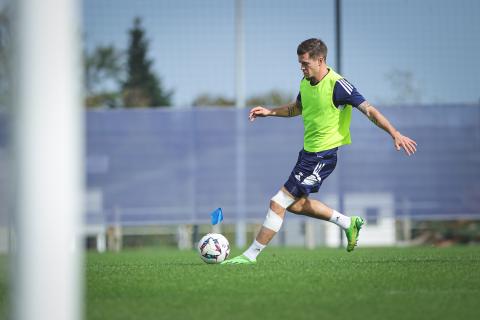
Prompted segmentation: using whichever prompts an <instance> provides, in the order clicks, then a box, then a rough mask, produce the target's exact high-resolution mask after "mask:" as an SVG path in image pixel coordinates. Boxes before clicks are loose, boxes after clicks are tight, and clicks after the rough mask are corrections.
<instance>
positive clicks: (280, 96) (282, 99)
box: [247, 89, 293, 107]
mask: <svg viewBox="0 0 480 320" xmlns="http://www.w3.org/2000/svg"><path fill="white" fill-rule="evenodd" d="M292 101H293V99H292V96H291V95H290V94H288V93H285V92H282V91H280V90H275V89H274V90H270V91H269V92H267V93H264V94H260V95H256V96H253V97H250V98H248V99H247V106H270V107H272V106H281V105H284V104H287V103H290V102H292Z"/></svg>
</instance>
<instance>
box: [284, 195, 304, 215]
mask: <svg viewBox="0 0 480 320" xmlns="http://www.w3.org/2000/svg"><path fill="white" fill-rule="evenodd" d="M304 204H305V199H303V198H301V199H299V200H297V201H295V202H294V203H292V205H291V206H290V207H288V208H287V210H288V211H290V212H291V213H295V214H301V213H302V212H303V209H304V208H303V206H304Z"/></svg>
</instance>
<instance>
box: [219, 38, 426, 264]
mask: <svg viewBox="0 0 480 320" xmlns="http://www.w3.org/2000/svg"><path fill="white" fill-rule="evenodd" d="M297 55H298V62H299V63H300V68H301V70H302V72H303V79H302V81H301V82H300V93H299V94H298V96H297V99H296V101H295V102H292V103H290V104H287V105H285V106H281V107H278V108H274V109H267V108H264V107H261V106H258V107H255V108H252V109H251V110H250V114H249V119H250V121H254V120H255V119H256V118H259V117H295V116H298V115H302V117H303V124H304V142H303V149H302V150H301V151H300V153H299V155H298V160H297V163H296V165H295V167H294V168H293V170H292V172H291V174H290V177H289V178H288V180H287V182H285V184H284V185H283V187H282V188H281V189H280V190H279V191H278V193H277V194H276V195H275V196H274V197H273V198H272V199H271V201H270V208H269V210H268V212H267V216H266V218H265V222H264V223H263V226H262V228H261V229H260V231H259V233H258V235H257V237H256V239H255V240H254V242H253V243H252V245H251V246H250V247H249V248H248V249H247V250H246V251H245V252H244V253H243V254H242V255H239V256H237V257H235V258H233V259H230V260H227V261H224V262H223V264H254V263H256V261H257V256H258V254H259V253H260V252H261V251H262V250H263V249H264V248H265V247H266V246H267V244H268V243H269V242H270V241H271V240H272V238H273V237H274V236H275V234H276V233H277V232H278V231H279V230H280V227H281V226H282V223H283V218H284V216H285V211H286V210H288V211H290V212H292V213H294V214H300V215H305V216H309V217H312V218H317V219H322V220H326V221H330V222H332V223H334V224H336V225H337V226H339V227H340V228H342V229H343V230H344V231H345V235H346V237H347V240H348V243H347V251H348V252H350V251H352V250H353V249H354V248H355V246H356V245H357V240H358V236H359V232H360V229H361V228H362V225H363V224H364V220H363V219H362V218H361V217H357V216H351V217H349V216H347V215H345V214H344V213H341V212H338V211H335V210H333V209H331V208H329V207H328V206H326V205H325V204H323V203H322V202H320V201H317V200H314V199H310V198H309V197H308V196H309V194H310V193H314V192H318V190H319V188H320V186H321V184H322V182H323V180H325V179H326V178H327V177H328V176H329V175H330V174H331V173H332V171H333V170H334V169H335V165H336V163H337V150H338V147H340V146H342V145H346V144H350V142H351V140H350V130H349V127H350V118H351V112H352V107H355V108H357V109H358V110H360V111H361V112H362V113H363V114H364V115H365V116H366V117H367V118H368V119H370V121H372V122H373V123H374V124H375V125H377V126H378V127H380V128H381V129H383V130H385V131H386V132H387V133H388V134H390V135H391V136H392V139H393V143H394V146H395V148H396V149H397V150H400V149H404V151H405V152H406V154H408V155H409V156H410V155H412V154H414V153H415V151H416V146H417V144H416V142H415V141H413V140H412V139H410V138H408V137H406V136H404V135H402V134H401V133H400V132H398V131H397V130H396V129H395V128H394V127H393V125H392V124H391V123H390V122H389V121H388V120H387V118H385V116H383V115H382V114H381V113H380V112H379V111H378V110H377V109H376V108H375V107H373V106H372V105H371V104H370V103H368V102H367V101H366V100H365V98H364V97H363V96H362V95H361V94H360V93H359V92H358V91H357V89H356V88H355V87H354V86H353V85H352V84H351V83H350V82H349V81H347V80H346V79H345V78H343V77H342V76H341V75H339V74H337V73H336V72H335V71H333V70H332V69H331V68H330V67H329V66H327V64H326V59H327V46H326V45H325V43H324V42H323V41H322V40H320V39H308V40H305V41H303V42H302V43H301V44H300V45H299V46H298V48H297Z"/></svg>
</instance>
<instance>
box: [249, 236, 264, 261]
mask: <svg viewBox="0 0 480 320" xmlns="http://www.w3.org/2000/svg"><path fill="white" fill-rule="evenodd" d="M265 247H266V245H263V244H261V243H260V242H258V241H257V240H255V241H253V243H252V245H251V246H250V247H249V248H248V249H247V251H245V252H244V253H243V255H244V256H245V257H247V258H248V259H250V260H251V261H253V260H256V259H257V256H258V254H259V253H260V252H262V250H263V249H265Z"/></svg>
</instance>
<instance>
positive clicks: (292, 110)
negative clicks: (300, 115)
mask: <svg viewBox="0 0 480 320" xmlns="http://www.w3.org/2000/svg"><path fill="white" fill-rule="evenodd" d="M294 113H295V105H290V106H288V116H289V117H293V115H294Z"/></svg>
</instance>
